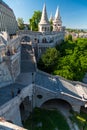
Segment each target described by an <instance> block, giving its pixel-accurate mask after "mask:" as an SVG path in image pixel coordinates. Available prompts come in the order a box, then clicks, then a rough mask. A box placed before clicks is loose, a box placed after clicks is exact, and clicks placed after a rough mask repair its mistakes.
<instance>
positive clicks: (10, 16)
mask: <svg viewBox="0 0 87 130" xmlns="http://www.w3.org/2000/svg"><path fill="white" fill-rule="evenodd" d="M17 29H18V25H17V21H16V18H15V15H14V12H13V10H12V9H11V8H10V7H9V6H8V5H7V4H6V3H4V2H3V1H2V0H0V31H7V32H8V34H10V35H11V34H16V31H17Z"/></svg>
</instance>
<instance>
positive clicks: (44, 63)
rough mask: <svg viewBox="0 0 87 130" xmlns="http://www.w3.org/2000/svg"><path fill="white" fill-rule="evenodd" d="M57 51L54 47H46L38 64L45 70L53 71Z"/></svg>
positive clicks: (56, 59)
mask: <svg viewBox="0 0 87 130" xmlns="http://www.w3.org/2000/svg"><path fill="white" fill-rule="evenodd" d="M58 57H59V52H58V51H57V49H56V48H48V49H47V50H46V52H45V53H44V54H43V55H42V57H41V59H40V61H39V66H40V67H41V68H43V69H45V70H46V71H47V72H51V71H53V68H54V66H55V65H56V64H57V62H58Z"/></svg>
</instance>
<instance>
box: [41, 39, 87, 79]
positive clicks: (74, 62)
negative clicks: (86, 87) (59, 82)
mask: <svg viewBox="0 0 87 130" xmlns="http://www.w3.org/2000/svg"><path fill="white" fill-rule="evenodd" d="M51 49H52V48H51ZM51 49H49V51H46V53H45V54H44V56H42V61H43V64H44V65H45V70H46V68H48V66H47V65H48V64H49V61H50V64H51V65H52V69H50V68H49V69H50V71H49V72H50V73H53V74H54V75H60V76H62V77H64V78H66V79H70V80H76V81H77V80H79V81H81V80H82V79H83V77H84V74H85V72H87V39H81V38H78V39H77V40H76V41H71V40H67V41H65V42H63V43H62V44H60V45H58V46H56V51H58V54H60V56H57V57H56V58H55V55H54V54H52V55H51V54H50V53H51ZM48 53H49V57H48ZM56 54H57V52H56ZM44 57H47V58H48V60H44ZM51 58H52V60H50V59H51ZM55 59H56V61H57V63H55Z"/></svg>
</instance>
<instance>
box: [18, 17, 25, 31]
mask: <svg viewBox="0 0 87 130" xmlns="http://www.w3.org/2000/svg"><path fill="white" fill-rule="evenodd" d="M17 23H18V27H19V29H20V30H23V29H24V20H23V18H18V19H17Z"/></svg>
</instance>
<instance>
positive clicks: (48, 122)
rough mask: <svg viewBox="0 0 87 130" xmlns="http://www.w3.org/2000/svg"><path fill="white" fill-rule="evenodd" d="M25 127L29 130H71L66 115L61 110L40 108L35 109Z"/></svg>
mask: <svg viewBox="0 0 87 130" xmlns="http://www.w3.org/2000/svg"><path fill="white" fill-rule="evenodd" d="M39 124H41V126H39ZM24 127H25V128H27V129H29V130H57V129H58V130H70V129H69V126H68V124H67V122H66V119H65V117H64V116H63V115H61V113H60V112H59V111H57V110H45V109H40V108H35V109H34V111H33V113H32V114H31V115H30V117H29V118H28V119H27V120H26V121H25V122H24Z"/></svg>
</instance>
